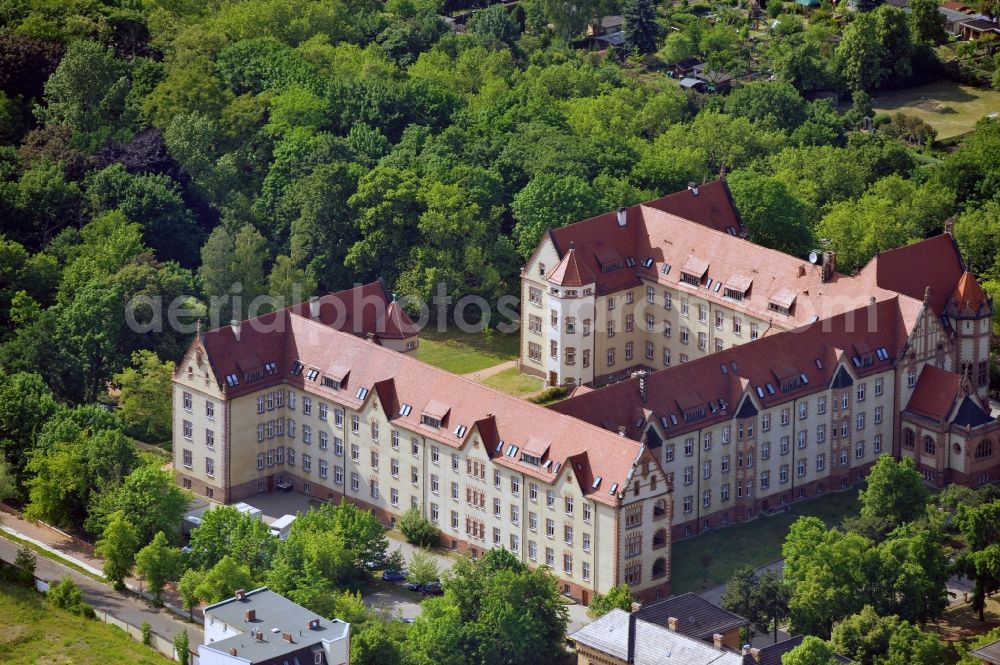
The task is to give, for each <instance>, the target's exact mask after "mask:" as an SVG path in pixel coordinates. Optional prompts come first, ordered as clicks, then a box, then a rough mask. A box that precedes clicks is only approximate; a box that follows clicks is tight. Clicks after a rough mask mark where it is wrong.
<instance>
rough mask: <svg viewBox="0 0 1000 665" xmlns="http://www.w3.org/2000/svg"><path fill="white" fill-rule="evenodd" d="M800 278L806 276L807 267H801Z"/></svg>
mask: <svg viewBox="0 0 1000 665" xmlns="http://www.w3.org/2000/svg"><path fill="white" fill-rule="evenodd" d="M798 276H799V277H805V276H806V267H805V266H799V275H798Z"/></svg>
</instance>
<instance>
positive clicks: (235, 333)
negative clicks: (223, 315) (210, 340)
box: [229, 319, 240, 342]
mask: <svg viewBox="0 0 1000 665" xmlns="http://www.w3.org/2000/svg"><path fill="white" fill-rule="evenodd" d="M229 327H230V328H232V329H233V337H235V338H236V341H237V342H238V341H240V322H239V321H237V320H236V319H233V320H232V321H230V322H229Z"/></svg>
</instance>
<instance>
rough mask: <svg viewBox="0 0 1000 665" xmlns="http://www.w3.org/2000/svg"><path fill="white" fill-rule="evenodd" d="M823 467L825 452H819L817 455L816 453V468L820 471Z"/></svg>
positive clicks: (824, 465)
mask: <svg viewBox="0 0 1000 665" xmlns="http://www.w3.org/2000/svg"><path fill="white" fill-rule="evenodd" d="M825 468H826V454H825V453H820V454H819V455H816V470H817V471H822V470H823V469H825Z"/></svg>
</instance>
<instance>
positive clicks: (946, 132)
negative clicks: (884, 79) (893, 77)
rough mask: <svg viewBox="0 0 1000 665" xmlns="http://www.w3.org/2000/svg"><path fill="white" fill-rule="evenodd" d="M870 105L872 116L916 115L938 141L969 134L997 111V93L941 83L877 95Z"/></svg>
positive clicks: (999, 109) (999, 105)
mask: <svg viewBox="0 0 1000 665" xmlns="http://www.w3.org/2000/svg"><path fill="white" fill-rule="evenodd" d="M872 103H873V104H874V106H875V112H876V113H889V114H892V113H896V112H897V111H901V112H903V113H905V114H906V115H913V116H917V117H918V118H920V119H922V120H923V121H924V122H926V123H928V124H929V125H931V126H932V127H933V128H934V129H936V130H937V131H938V139H947V138H951V137H953V136H958V135H959V134H964V133H966V132H969V131H972V129H973V128H974V127H975V124H976V121H978V120H979V119H981V118H982V117H983V116H985V115H986V114H988V113H993V112H1000V92H997V91H994V90H984V89H981V88H974V87H972V86H968V85H960V84H958V83H955V82H954V81H945V80H941V81H935V82H933V83H928V84H926V85H921V86H917V87H915V88H906V89H904V90H894V91H891V92H887V93H885V94H880V95H879V96H877V97H876V98H875V99H874V100H872Z"/></svg>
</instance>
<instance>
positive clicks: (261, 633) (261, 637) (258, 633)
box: [253, 628, 264, 642]
mask: <svg viewBox="0 0 1000 665" xmlns="http://www.w3.org/2000/svg"><path fill="white" fill-rule="evenodd" d="M253 636H254V638H256V640H257V641H258V642H263V641H264V631H263V630H261V629H259V628H258V629H257V630H255V631H254V635H253Z"/></svg>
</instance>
